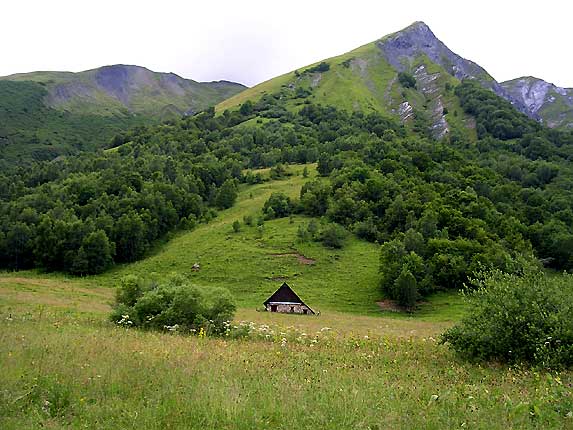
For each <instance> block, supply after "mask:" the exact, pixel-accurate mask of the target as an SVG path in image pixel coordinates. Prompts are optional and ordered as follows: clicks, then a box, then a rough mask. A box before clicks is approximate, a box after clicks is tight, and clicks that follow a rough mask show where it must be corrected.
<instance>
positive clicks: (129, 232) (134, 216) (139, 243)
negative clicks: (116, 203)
mask: <svg viewBox="0 0 573 430" xmlns="http://www.w3.org/2000/svg"><path fill="white" fill-rule="evenodd" d="M113 239H114V242H115V246H116V252H117V260H118V261H125V262H131V261H135V260H137V259H138V258H140V257H141V256H142V255H143V254H144V253H145V251H146V250H147V239H146V228H145V224H144V222H143V220H142V218H141V216H140V215H139V214H138V213H136V212H131V213H129V214H124V215H122V216H121V218H120V219H119V220H117V222H116V224H115V228H114V234H113Z"/></svg>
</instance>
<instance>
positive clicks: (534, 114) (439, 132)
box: [218, 22, 570, 138]
mask: <svg viewBox="0 0 573 430" xmlns="http://www.w3.org/2000/svg"><path fill="white" fill-rule="evenodd" d="M321 64H322V65H323V66H322V67H320V65H321ZM409 77H412V78H414V79H412V80H410V81H409V82H410V83H408V78H409ZM462 80H474V81H476V82H479V84H480V85H482V86H483V87H485V88H488V89H491V90H492V91H493V92H494V93H496V94H497V95H498V96H501V97H503V98H504V99H506V100H507V101H509V102H510V103H511V104H512V105H513V106H514V107H515V108H516V109H517V110H519V111H520V112H522V113H525V114H526V115H528V116H530V117H531V118H533V119H536V120H544V119H545V118H544V116H543V114H544V111H543V110H535V111H532V109H530V107H529V104H528V102H527V100H525V99H524V98H523V97H522V96H521V94H520V93H519V92H518V93H516V92H515V91H514V90H513V89H512V88H511V86H510V85H506V84H503V85H502V84H500V83H498V82H497V81H496V80H495V79H494V78H493V77H492V76H491V75H490V74H489V73H488V72H487V71H486V70H485V69H484V68H482V67H481V66H479V65H478V64H476V63H474V62H472V61H469V60H466V59H464V58H463V57H461V56H460V55H458V54H456V53H454V52H453V51H451V50H450V49H449V48H448V47H447V46H446V45H445V44H444V43H443V42H442V41H440V40H439V39H438V38H437V37H436V36H435V35H434V33H433V32H432V31H431V30H430V28H429V27H428V26H427V25H426V24H425V23H423V22H415V23H414V24H412V25H410V26H408V27H406V28H405V29H403V30H401V31H398V32H396V33H393V34H390V35H388V36H385V37H383V38H381V39H379V40H377V41H375V42H372V43H369V44H367V45H364V46H362V47H360V48H358V49H355V50H354V51H351V52H349V53H346V54H343V55H341V56H338V57H334V58H330V59H327V60H323V61H321V62H319V63H316V64H313V65H311V66H308V67H306V68H302V69H300V70H297V71H295V72H294V73H287V74H285V75H282V76H279V77H277V78H275V79H271V80H270V81H267V82H264V83H262V84H260V85H257V86H255V87H253V88H251V89H248V90H246V91H244V92H242V93H241V94H239V95H237V96H234V97H232V98H231V99H229V100H226V101H224V102H222V103H221V104H220V105H219V106H218V109H227V108H230V107H233V106H236V105H238V104H240V103H243V102H244V101H246V100H253V101H254V100H256V99H258V98H259V97H260V96H261V95H263V94H271V93H275V92H277V91H279V92H280V91H282V92H283V93H285V94H286V93H288V92H291V93H293V92H294V93H298V94H301V95H302V94H304V92H309V93H311V95H310V99H311V100H312V101H313V102H320V103H324V104H330V105H335V106H339V107H344V108H346V109H348V110H355V111H356V110H362V111H368V110H376V111H379V112H381V113H387V114H393V115H398V116H399V117H400V118H401V120H402V121H403V122H405V123H412V124H414V123H416V121H415V120H416V119H418V120H419V121H418V122H420V120H423V121H421V122H426V123H427V126H428V128H429V130H430V132H431V134H432V135H433V136H434V137H436V138H441V137H444V136H445V135H446V134H448V133H451V132H460V133H464V134H467V130H468V128H469V129H470V133H471V129H473V128H474V127H475V125H474V121H473V118H471V117H469V116H467V115H465V114H464V113H463V110H462V109H460V105H459V100H458V98H457V96H456V95H455V94H454V91H453V88H454V87H455V86H456V85H458V84H459V83H460V82H461V81H462ZM559 91H560V89H557V90H555V91H554V92H555V93H557V94H560V93H559ZM563 91H567V90H563ZM563 91H562V93H563ZM567 94H570V93H567ZM548 97H551V95H549V96H548ZM564 97H565V96H564ZM566 100H568V99H566ZM553 107H554V108H555V109H554V110H555V111H556V112H557V113H553V116H556V117H558V118H561V116H563V115H564V116H565V117H567V115H568V114H567V111H568V110H570V107H569V105H568V104H566V103H565V99H564V101H563V103H561V104H559V103H555V104H554V105H553ZM559 107H563V108H566V109H560V108H559ZM564 111H565V112H564ZM563 122H564V121H563ZM545 123H546V124H547V125H549V126H553V125H556V126H559V125H562V123H558V122H556V121H548V120H545ZM418 125H419V124H418Z"/></svg>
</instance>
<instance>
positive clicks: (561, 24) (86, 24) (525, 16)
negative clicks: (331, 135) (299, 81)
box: [0, 0, 573, 87]
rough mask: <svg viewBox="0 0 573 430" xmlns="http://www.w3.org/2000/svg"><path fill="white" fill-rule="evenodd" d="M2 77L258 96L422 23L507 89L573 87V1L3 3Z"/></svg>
mask: <svg viewBox="0 0 573 430" xmlns="http://www.w3.org/2000/svg"><path fill="white" fill-rule="evenodd" d="M0 17H1V20H0V40H1V41H2V42H1V45H0V46H1V50H0V76H1V75H8V74H11V73H17V72H29V71H34V70H69V71H74V72H77V71H81V70H86V69H91V68H95V67H99V66H103V65H107V64H118V63H122V64H137V65H140V66H145V67H147V68H149V69H151V70H154V71H159V72H174V73H177V74H178V75H181V76H183V77H185V78H191V79H195V80H198V81H211V80H219V79H227V80H231V81H236V82H241V83H244V84H247V85H249V86H251V85H254V84H256V83H259V82H262V81H264V80H267V79H269V78H272V77H274V76H277V75H279V74H282V73H285V72H288V71H291V70H294V69H296V68H299V67H303V66H305V65H307V64H310V63H313V62H315V61H318V60H321V59H324V58H328V57H331V56H334V55H338V54H342V53H344V52H346V51H349V50H351V49H354V48H356V47H358V46H360V45H363V44H365V43H368V42H371V41H374V40H376V39H378V38H380V37H382V36H384V35H386V34H388V33H391V32H394V31H397V30H400V29H401V28H403V27H406V26H407V25H409V24H411V23H412V22H414V21H424V22H426V24H428V25H429V26H430V28H431V29H432V30H433V32H434V33H435V34H436V36H437V37H438V38H439V39H441V40H442V41H443V42H444V43H445V44H446V45H447V46H448V47H449V48H450V49H452V50H453V51H454V52H456V53H458V54H460V55H461V56H462V57H465V58H467V59H470V60H473V61H475V62H476V63H478V64H480V65H481V66H482V67H484V68H485V69H486V70H487V71H488V72H489V73H490V74H492V75H493V77H494V78H495V79H497V80H498V81H503V80H507V79H512V78H516V77H520V76H526V75H532V76H536V77H539V78H543V79H545V80H547V81H549V82H552V83H555V84H556V85H559V86H563V87H573V71H572V70H573V50H572V44H573V2H571V1H570V0H545V1H543V2H540V1H531V0H522V1H515V0H507V1H504V0H496V1H492V0H473V1H471V2H469V1H464V0H457V1H451V0H445V1H438V0H402V1H396V0H392V1H383V0H376V1H365V0H347V1H344V2H343V1H335V0H332V1H316V0H315V1H313V0H288V1H285V0H274V1H273V0H266V1H265V0H209V1H200V2H198V1H193V0H154V1H148V0H97V1H94V0H91V1H86V0H0Z"/></svg>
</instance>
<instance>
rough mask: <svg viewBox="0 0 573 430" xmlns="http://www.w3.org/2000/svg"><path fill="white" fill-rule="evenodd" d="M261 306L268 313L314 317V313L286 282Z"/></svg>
mask: <svg viewBox="0 0 573 430" xmlns="http://www.w3.org/2000/svg"><path fill="white" fill-rule="evenodd" d="M263 304H264V305H265V309H266V310H267V311H268V312H282V313H286V314H304V315H314V311H313V310H312V309H311V308H310V307H308V306H307V305H306V304H305V303H304V302H303V301H302V300H301V299H300V297H299V296H297V294H296V293H295V292H294V291H293V290H292V288H291V287H289V286H288V284H287V283H286V282H285V283H284V284H282V285H281V286H280V288H279V289H278V290H276V291H275V292H274V293H273V295H272V296H270V297H269V298H268V299H267V300H265V302H264V303H263Z"/></svg>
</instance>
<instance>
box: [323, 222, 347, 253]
mask: <svg viewBox="0 0 573 430" xmlns="http://www.w3.org/2000/svg"><path fill="white" fill-rule="evenodd" d="M346 236H347V232H346V230H345V229H344V227H341V226H340V225H338V224H330V225H328V226H327V227H325V228H324V229H323V230H322V232H321V233H320V241H321V242H322V244H323V245H324V246H326V247H328V248H337V249H340V248H342V247H343V246H344V241H345V240H346Z"/></svg>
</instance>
